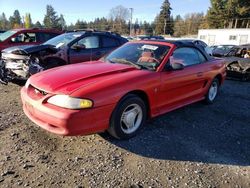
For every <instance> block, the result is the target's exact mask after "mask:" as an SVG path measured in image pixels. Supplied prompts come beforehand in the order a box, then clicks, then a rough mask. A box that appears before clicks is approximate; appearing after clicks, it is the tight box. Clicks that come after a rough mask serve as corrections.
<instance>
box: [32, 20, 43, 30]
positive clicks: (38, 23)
mask: <svg viewBox="0 0 250 188" xmlns="http://www.w3.org/2000/svg"><path fill="white" fill-rule="evenodd" d="M34 27H35V28H40V29H41V28H43V26H42V24H41V23H40V22H39V21H37V22H36V23H35V25H34Z"/></svg>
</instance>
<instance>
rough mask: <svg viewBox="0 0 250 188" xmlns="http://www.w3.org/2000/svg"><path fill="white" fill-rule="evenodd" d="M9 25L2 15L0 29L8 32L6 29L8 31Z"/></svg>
mask: <svg viewBox="0 0 250 188" xmlns="http://www.w3.org/2000/svg"><path fill="white" fill-rule="evenodd" d="M8 25H9V23H8V20H7V18H6V16H5V14H4V13H2V15H1V16H0V28H1V29H3V30H6V29H8Z"/></svg>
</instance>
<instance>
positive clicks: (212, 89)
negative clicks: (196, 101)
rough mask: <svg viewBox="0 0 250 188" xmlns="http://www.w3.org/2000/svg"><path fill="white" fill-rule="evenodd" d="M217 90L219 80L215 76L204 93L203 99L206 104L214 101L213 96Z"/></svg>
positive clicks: (216, 93) (214, 96) (215, 95)
mask: <svg viewBox="0 0 250 188" xmlns="http://www.w3.org/2000/svg"><path fill="white" fill-rule="evenodd" d="M218 91H219V80H218V79H217V78H215V79H214V80H213V81H212V83H211V85H210V87H209V89H208V92H207V94H206V98H205V101H206V103H207V104H212V103H213V102H214V100H215V98H216V97H217V95H218Z"/></svg>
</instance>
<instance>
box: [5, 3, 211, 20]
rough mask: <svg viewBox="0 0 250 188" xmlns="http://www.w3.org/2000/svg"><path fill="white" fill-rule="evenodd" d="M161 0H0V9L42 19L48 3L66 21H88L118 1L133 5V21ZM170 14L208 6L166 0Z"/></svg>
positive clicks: (149, 14)
mask: <svg viewBox="0 0 250 188" xmlns="http://www.w3.org/2000/svg"><path fill="white" fill-rule="evenodd" d="M163 1H164V0H91V1H89V0H67V1H65V0H0V13H2V12H4V13H5V14H6V16H7V18H9V16H11V15H13V12H14V10H16V9H18V10H19V12H20V14H21V16H24V15H25V13H30V14H31V18H32V22H33V23H35V22H36V21H40V22H42V21H43V18H44V15H45V12H46V5H47V4H49V5H52V6H53V7H54V9H55V11H56V12H57V13H58V14H63V16H64V18H65V20H66V23H67V24H71V23H75V22H76V21H77V20H78V19H80V20H83V21H91V20H94V19H95V18H97V17H108V15H109V11H110V9H111V8H113V7H116V6H118V5H122V6H124V7H126V8H133V9H134V12H133V22H134V21H135V20H136V19H138V20H139V21H144V20H146V21H148V22H151V21H153V20H154V18H155V16H156V15H157V14H158V13H159V12H160V7H161V5H162V3H163ZM170 4H171V7H172V9H173V10H172V15H173V16H176V15H178V14H180V15H181V16H184V15H185V14H187V13H191V12H204V13H206V11H207V9H208V8H209V7H210V0H170Z"/></svg>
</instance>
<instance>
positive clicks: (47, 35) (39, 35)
mask: <svg viewBox="0 0 250 188" xmlns="http://www.w3.org/2000/svg"><path fill="white" fill-rule="evenodd" d="M57 35H58V34H56V33H42V32H39V33H37V40H38V41H39V42H46V41H48V40H49V39H52V38H54V37H56V36H57Z"/></svg>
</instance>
